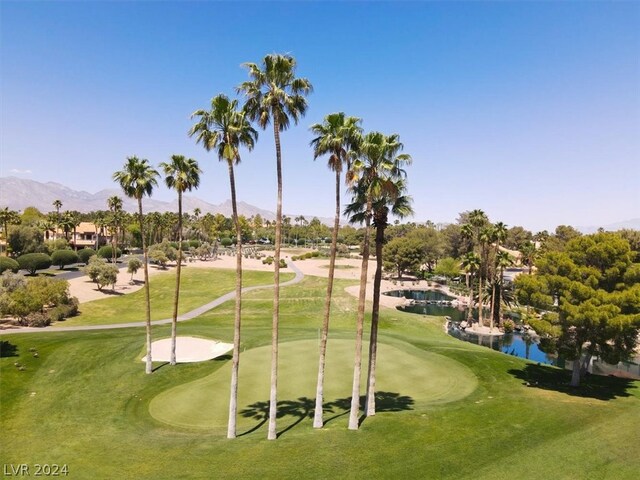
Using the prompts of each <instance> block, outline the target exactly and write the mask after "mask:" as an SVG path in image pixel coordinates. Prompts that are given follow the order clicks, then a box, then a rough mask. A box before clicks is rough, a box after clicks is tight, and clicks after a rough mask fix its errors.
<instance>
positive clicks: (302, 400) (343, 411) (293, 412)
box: [238, 392, 415, 437]
mask: <svg viewBox="0 0 640 480" xmlns="http://www.w3.org/2000/svg"><path fill="white" fill-rule="evenodd" d="M365 398H366V397H365V396H364V395H362V396H360V408H361V409H363V408H364V403H365ZM315 403H316V402H315V399H314V398H309V397H298V398H297V399H296V400H282V401H279V402H278V408H277V414H276V418H279V419H281V418H285V417H292V418H293V419H294V421H293V422H292V423H290V424H289V425H287V426H286V427H285V428H283V429H281V430H280V431H279V432H278V433H277V436H278V437H280V436H281V435H283V434H284V433H286V432H288V431H289V430H291V429H292V428H294V427H296V426H297V425H299V424H300V423H301V422H302V421H303V420H304V419H306V418H308V419H312V418H313V415H314V409H315ZM414 403H415V402H414V400H413V398H411V397H409V396H407V395H400V394H399V393H395V392H376V413H383V412H400V411H403V410H412V409H413V405H414ZM350 409H351V397H347V398H339V399H337V400H334V401H332V402H325V403H324V404H323V405H322V410H323V415H324V414H334V415H333V416H331V417H329V418H328V419H325V420H324V424H325V425H326V424H327V423H329V422H330V421H332V420H335V419H337V418H340V417H342V416H344V415H347V414H348V413H349V410H350ZM239 413H240V415H242V416H243V417H245V418H251V419H254V420H256V421H257V422H258V423H256V424H255V425H254V426H253V427H251V428H250V429H249V430H247V431H245V432H243V433H241V434H239V435H238V436H239V437H240V436H244V435H248V434H250V433H253V432H255V431H256V430H258V429H259V428H260V427H262V426H263V425H264V424H265V423H267V421H268V420H269V402H268V401H263V402H256V403H253V404H251V405H249V406H247V407H246V408H245V409H243V410H241V411H240V412H239ZM364 418H365V417H364V416H363V417H361V419H360V423H362V421H363V420H364Z"/></svg>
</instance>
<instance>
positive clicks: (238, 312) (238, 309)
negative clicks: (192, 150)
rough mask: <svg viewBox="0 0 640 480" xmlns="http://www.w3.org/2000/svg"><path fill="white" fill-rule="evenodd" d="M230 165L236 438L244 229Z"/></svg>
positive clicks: (230, 434)
mask: <svg viewBox="0 0 640 480" xmlns="http://www.w3.org/2000/svg"><path fill="white" fill-rule="evenodd" d="M228 165H229V184H230V185H231V208H232V212H233V224H234V225H235V228H236V307H235V315H234V321H233V360H232V365H231V394H230V397H229V423H228V425H227V438H236V415H237V412H238V375H239V371H240V320H241V312H242V230H241V228H240V222H239V221H238V208H237V205H236V180H235V175H234V173H233V163H232V162H231V161H229V162H228Z"/></svg>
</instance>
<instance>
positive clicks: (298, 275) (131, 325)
mask: <svg viewBox="0 0 640 480" xmlns="http://www.w3.org/2000/svg"><path fill="white" fill-rule="evenodd" d="M288 266H289V267H290V268H291V270H293V272H294V273H295V274H296V276H295V277H294V278H293V279H292V280H289V281H288V282H284V283H281V284H280V286H281V287H286V286H289V285H294V284H296V283H300V282H301V281H302V279H303V278H304V274H303V273H302V272H301V271H300V269H299V268H298V267H297V266H296V265H295V264H294V263H293V262H291V261H289V262H288ZM273 286H274V284H269V285H255V286H253V287H243V288H242V293H247V292H252V291H254V290H261V289H265V288H273ZM235 297H236V292H235V291H233V292H229V293H226V294H225V295H222V296H221V297H218V298H216V299H215V300H213V301H211V302H209V303H207V304H205V305H202V306H201V307H198V308H196V309H194V310H191V311H190V312H187V313H184V314H182V315H179V316H178V322H184V321H187V320H191V319H192V318H195V317H198V316H200V315H202V314H203V313H205V312H208V311H209V310H212V309H214V308H216V307H218V306H220V305H222V304H223V303H225V302H228V301H229V300H233V299H234V298H235ZM171 321H172V319H171V318H164V319H162V320H154V321H152V322H151V325H166V324H170V323H171ZM145 325H146V322H129V323H116V324H112V325H79V326H77V327H41V328H35V327H19V328H8V329H2V330H0V335H8V334H13V333H34V332H78V331H87V330H110V329H114V328H136V327H144V326H145Z"/></svg>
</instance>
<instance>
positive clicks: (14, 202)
mask: <svg viewBox="0 0 640 480" xmlns="http://www.w3.org/2000/svg"><path fill="white" fill-rule="evenodd" d="M114 195H117V196H119V197H120V198H122V203H123V209H124V210H126V211H127V212H136V211H137V208H138V205H137V203H136V201H135V200H133V199H131V198H128V197H125V196H123V195H122V191H121V190H118V189H115V188H113V189H106V190H100V191H99V192H97V193H89V192H85V191H78V190H73V189H71V188H69V187H66V186H64V185H61V184H59V183H55V182H47V183H42V182H36V181H34V180H28V179H23V178H17V177H0V208H4V207H9V208H10V209H12V210H18V211H21V210H24V209H25V208H27V207H35V208H37V209H38V210H40V211H41V212H50V211H53V210H54V207H53V202H54V201H55V200H60V201H61V202H62V208H63V209H64V210H77V211H78V212H82V213H86V212H91V211H95V210H107V199H108V198H109V197H112V196H114ZM196 208H199V209H200V211H201V212H202V214H205V213H211V214H216V213H221V214H223V215H224V216H226V217H230V216H231V200H227V201H225V202H223V203H221V204H219V205H214V204H211V203H208V202H205V201H204V200H201V199H199V198H196V197H191V196H188V195H185V196H184V197H183V200H182V209H183V211H185V212H193V210H194V209H196ZM144 209H145V211H148V212H152V211H155V212H161V213H162V212H175V211H177V210H178V200H173V201H171V202H164V201H162V200H156V199H153V198H148V199H147V198H145V200H144ZM238 213H239V214H240V215H244V216H246V217H251V216H254V215H258V214H260V216H262V218H263V219H264V220H275V218H276V214H275V213H274V212H271V211H269V210H263V209H261V208H258V207H256V206H254V205H250V204H248V203H245V202H238ZM320 220H321V221H324V219H320Z"/></svg>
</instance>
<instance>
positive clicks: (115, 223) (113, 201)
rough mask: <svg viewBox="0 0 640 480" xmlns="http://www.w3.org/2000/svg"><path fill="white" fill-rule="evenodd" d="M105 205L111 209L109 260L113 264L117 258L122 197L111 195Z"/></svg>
mask: <svg viewBox="0 0 640 480" xmlns="http://www.w3.org/2000/svg"><path fill="white" fill-rule="evenodd" d="M107 206H108V207H109V210H110V211H111V223H112V233H111V234H112V237H111V261H112V262H113V263H114V264H115V263H116V261H117V259H118V229H119V226H120V223H121V222H122V199H121V198H120V197H118V196H117V195H113V196H111V197H109V198H108V199H107Z"/></svg>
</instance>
